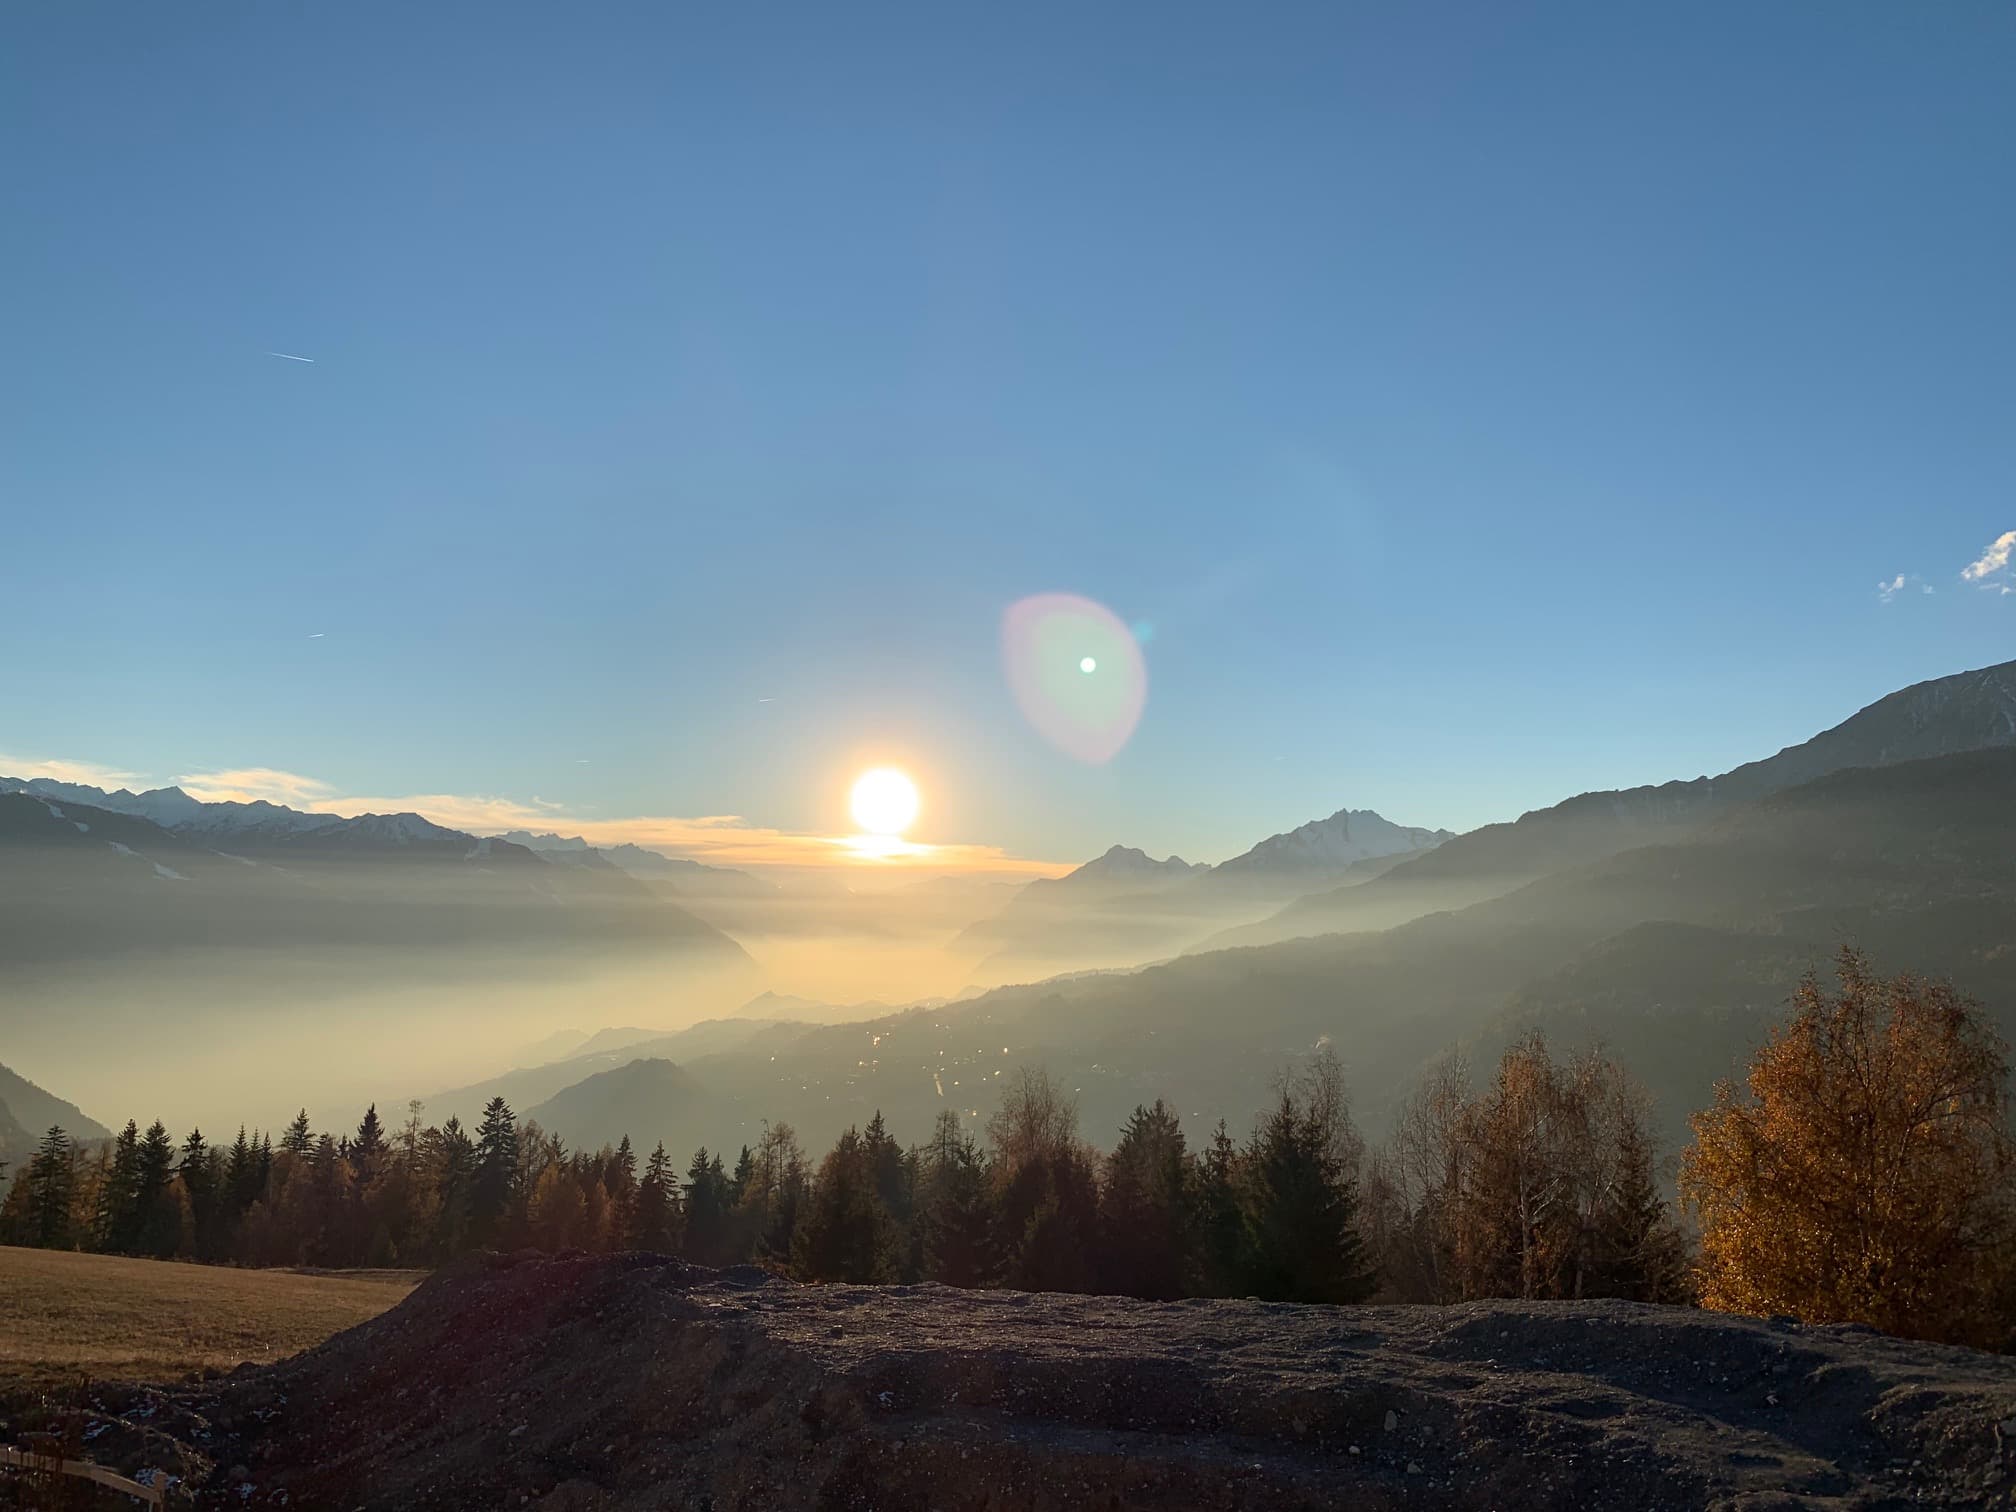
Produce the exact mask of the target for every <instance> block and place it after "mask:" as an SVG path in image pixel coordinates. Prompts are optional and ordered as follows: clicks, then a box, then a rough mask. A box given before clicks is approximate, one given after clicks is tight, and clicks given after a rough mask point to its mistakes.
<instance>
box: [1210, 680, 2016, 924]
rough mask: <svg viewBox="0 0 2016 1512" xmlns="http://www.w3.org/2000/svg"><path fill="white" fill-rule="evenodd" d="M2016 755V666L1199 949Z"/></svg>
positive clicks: (1330, 896) (1376, 920)
mask: <svg viewBox="0 0 2016 1512" xmlns="http://www.w3.org/2000/svg"><path fill="white" fill-rule="evenodd" d="M2012 747H2016V661H2012V662H2003V663H2001V664H1999V665H1997V666H1993V667H1984V668H1981V669H1979V670H1976V671H1971V672H1959V673H1955V674H1953V675H1952V676H1950V677H1940V678H1933V679H1931V680H1930V681H1927V682H1922V683H1914V684H1912V685H1911V686H1910V687H1907V688H1902V689H1900V690H1898V691H1897V692H1895V693H1891V694H1888V695H1886V696H1885V697H1883V698H1879V699H1878V700H1876V701H1875V702H1874V703H1872V704H1870V705H1868V706H1867V707H1865V708H1863V709H1861V710H1859V711H1857V712H1856V713H1854V714H1852V715H1850V716H1849V717H1848V718H1847V719H1845V720H1843V721H1842V722H1841V723H1840V724H1838V725H1835V726H1833V727H1831V728H1829V729H1827V730H1823V731H1822V732H1821V733H1820V734H1818V735H1815V736H1814V737H1813V738H1812V739H1810V740H1805V741H1801V742H1800V743H1799V744H1798V745H1794V746H1787V747H1786V748H1785V749H1784V750H1782V751H1780V752H1778V754H1777V755H1775V756H1770V757H1766V758H1764V759H1763V760H1761V761H1752V762H1746V763H1744V764H1743V765H1742V766H1739V767H1735V768H1733V769H1731V770H1730V771H1728V772H1725V773H1723V774H1722V775H1721V776H1719V777H1696V778H1693V779H1692V780H1690V781H1676V782H1666V783H1660V784H1658V785H1656V786H1645V787H1636V788H1624V789H1618V790H1611V791H1602V792H1591V793H1580V794H1577V795H1576V796H1575V797H1572V798H1567V799H1564V800H1563V801H1561V802H1560V803H1557V804H1555V805H1553V806H1552V807H1551V808H1545V809H1535V810H1533V811H1532V812H1530V813H1526V814H1522V815H1521V816H1520V817H1519V818H1518V819H1517V820H1515V821H1512V822H1511V823H1506V824H1487V825H1485V826H1483V827H1482V828H1480V829H1475V830H1471V831H1469V832H1468V833H1467V834H1463V835H1459V836H1456V837H1455V838H1453V839H1451V840H1449V841H1447V842H1446V843H1444V844H1442V845H1439V846H1437V847H1436V848H1435V849H1433V850H1430V851H1428V852H1426V853H1425V854H1423V855H1420V856H1417V857H1414V858H1413V859H1410V860H1408V861H1406V862H1403V863H1402V864H1401V865H1399V866H1396V867H1394V868H1393V869H1392V870H1390V871H1389V872H1387V873H1386V874H1385V875H1384V876H1382V877H1379V878H1376V879H1374V880H1373V881H1370V882H1367V883H1364V884H1363V885H1359V886H1352V887H1344V888H1337V889H1334V890H1331V891H1328V892H1315V893H1311V894H1310V895H1308V896H1305V897H1302V898H1298V899H1296V900H1295V901H1294V902H1292V903H1290V904H1288V905H1287V906H1286V907H1284V908H1282V909H1281V910H1280V911H1279V912H1278V913H1275V914H1273V915H1271V916H1269V917H1268V918H1266V919H1263V920H1260V921H1259V922H1257V923H1255V924H1251V925H1246V926H1242V927H1240V928H1237V929H1231V930H1226V931H1224V932H1222V933H1220V934H1217V935H1213V936H1211V937H1209V938H1208V939H1206V940H1204V941H1203V942H1201V943H1200V944H1198V945H1194V946H1192V947H1191V948H1192V950H1193V951H1194V950H1215V949H1222V948H1225V947H1227V946H1233V945H1264V944H1269V943H1272V942H1275V941H1280V940H1289V939H1296V938H1301V937H1305V936H1309V935H1316V934H1328V933H1335V932H1339V931H1350V930H1363V929H1388V928H1391V927H1393V926H1394V925H1396V924H1401V923H1404V922H1406V921H1407V920H1409V919H1413V918H1418V917H1420V916H1421V915H1423V914H1426V913H1432V912H1439V911H1442V910H1445V909H1450V908H1462V907H1466V906H1468V905H1469V904H1472V903H1477V902H1481V901H1483V900H1485V899H1487V898H1492V897H1498V896H1501V895H1502V894H1504V893H1507V892H1509V891H1511V890H1512V889H1513V888H1515V887H1518V886H1520V885H1522V884H1524V883H1526V882H1529V881H1532V880H1534V879H1535V878H1538V877H1543V876H1547V875H1549V874H1550V873H1552V872H1555V871H1559V870H1561V869H1563V868H1566V867H1570V866H1576V865H1580V864H1582V863H1584V862H1589V861H1597V860H1601V859H1602V858H1604V857H1606V856H1612V855H1616V854H1617V853H1619V852H1621V851H1624V850H1628V849H1630V848H1632V847H1634V846H1639V845H1646V844H1651V843H1654V842H1656V841H1659V840H1662V839H1670V838H1675V837H1678V836H1680V835H1683V834H1685V833H1687V832H1688V831H1690V830H1691V829H1693V828H1694V827H1695V826H1698V825H1699V824H1701V823H1703V822H1705V821H1707V820H1708V819H1711V818H1713V817H1715V816H1716V815H1718V814H1721V813H1723V812H1725V811H1727V810H1729V809H1731V808H1735V807H1738V806H1740V805H1742V804H1744V803H1747V802H1753V801H1755V800H1757V799H1759V798H1763V797H1766V796H1768V795H1770V794H1773V793H1777V792H1782V791H1785V790H1787V789H1789V788H1793V787H1797V786H1800V785H1802V784H1804V783H1807V782H1810V781H1813V780H1814V779H1816V778H1819V777H1823V776H1828V775H1830V774H1832V773H1834V772H1839V771H1846V770H1851V769H1854V768H1858V767H1882V766H1890V765H1894V764H1897V763H1899V762H1906V761H1919V760H1926V759H1929V758H1934V757H1940V756H1955V755H1961V754H1964V753H1966V752H1969V751H1977V750H1994V749H2006V748H2012Z"/></svg>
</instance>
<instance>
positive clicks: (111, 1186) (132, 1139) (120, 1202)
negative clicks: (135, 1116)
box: [92, 1118, 140, 1255]
mask: <svg viewBox="0 0 2016 1512" xmlns="http://www.w3.org/2000/svg"><path fill="white" fill-rule="evenodd" d="M92 1226H93V1227H94V1228H95V1229H96V1230H97V1236H98V1247H99V1248H100V1249H102V1250H109V1251H110V1252H112V1253H113V1254H118V1255H124V1254H131V1253H132V1252H133V1250H134V1249H135V1248H136V1247H137V1246H138V1244H139V1240H140V1126H139V1124H137V1123H135V1122H134V1121H133V1120H132V1119H130V1118H129V1119H128V1120H127V1121H126V1127H125V1128H123V1129H121V1130H120V1131H119V1134H118V1136H117V1137H116V1138H115V1139H114V1140H113V1141H112V1163H111V1165H110V1167H109V1168H108V1169H107V1171H106V1173H105V1180H104V1181H103V1182H102V1183H101V1184H100V1186H99V1189H98V1210H97V1212H96V1213H94V1214H93V1215H92Z"/></svg>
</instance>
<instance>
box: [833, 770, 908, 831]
mask: <svg viewBox="0 0 2016 1512" xmlns="http://www.w3.org/2000/svg"><path fill="white" fill-rule="evenodd" d="M847 806H848V808H849V810H850V811H851V812H852V813H853V815H854V822H855V823H856V824H858V825H860V826H861V828H862V830H863V831H865V832H866V833H868V834H870V835H884V836H896V835H900V834H902V833H903V831H905V830H906V829H908V828H910V826H911V824H912V823H913V822H914V821H915V820H916V818H917V784H916V783H914V782H912V781H911V780H910V779H909V777H908V776H907V775H906V774H904V773H902V772H899V771H897V770H896V768H894V767H871V768H870V769H869V770H868V771H865V772H863V773H862V774H861V775H860V776H859V777H857V778H855V779H854V791H853V793H852V794H851V795H849V798H848V804H847Z"/></svg>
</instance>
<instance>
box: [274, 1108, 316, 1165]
mask: <svg viewBox="0 0 2016 1512" xmlns="http://www.w3.org/2000/svg"><path fill="white" fill-rule="evenodd" d="M280 1148H281V1149H283V1150H286V1151H288V1152H289V1153H291V1154H294V1155H300V1156H303V1157H305V1156H306V1155H307V1154H308V1152H309V1151H310V1150H312V1149H314V1148H315V1136H314V1135H313V1134H312V1133H311V1132H309V1129H308V1110H307V1109H306V1108H303V1109H302V1110H301V1111H300V1112H299V1113H296V1114H295V1115H294V1121H293V1122H292V1123H290V1124H289V1125H287V1132H286V1133H285V1134H282V1135H281V1136H280Z"/></svg>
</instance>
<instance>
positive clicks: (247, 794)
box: [175, 767, 336, 809]
mask: <svg viewBox="0 0 2016 1512" xmlns="http://www.w3.org/2000/svg"><path fill="white" fill-rule="evenodd" d="M175 785H176V786H177V787H179V788H181V789H182V791H183V792H185V793H187V794H188V795H189V796H190V797H191V798H194V799H196V800H197V801H198V802H201V803H258V802H265V803H280V804H285V805H286V806H287V807H288V808H299V809H312V808H314V807H315V805H316V804H317V803H319V802H321V801H322V800H323V799H325V798H328V797H330V796H332V795H333V794H334V793H335V791H336V789H335V788H333V787H331V786H330V785H329V784H328V783H326V782H321V781H318V780H317V779H315V778H313V777H303V776H302V775H301V774H300V773H299V772H283V771H281V770H280V769H279V768H277V767H233V768H231V769H230V770H228V771H221V772H190V773H188V774H187V775H185V776H181V777H177V778H176V779H175Z"/></svg>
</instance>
